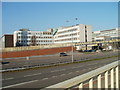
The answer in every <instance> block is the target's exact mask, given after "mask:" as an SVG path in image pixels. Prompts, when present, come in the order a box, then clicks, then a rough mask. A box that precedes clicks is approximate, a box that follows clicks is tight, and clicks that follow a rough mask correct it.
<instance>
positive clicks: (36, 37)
mask: <svg viewBox="0 0 120 90" xmlns="http://www.w3.org/2000/svg"><path fill="white" fill-rule="evenodd" d="M32 37H33V36H17V38H32ZM34 38H52V37H49V36H47V37H39V36H34Z"/></svg>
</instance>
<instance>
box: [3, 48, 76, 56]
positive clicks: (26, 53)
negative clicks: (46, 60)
mask: <svg viewBox="0 0 120 90" xmlns="http://www.w3.org/2000/svg"><path fill="white" fill-rule="evenodd" d="M71 49H72V48H71V47H62V48H51V49H41V50H29V51H17V52H3V53H2V58H12V57H26V56H36V55H49V54H55V53H59V52H67V51H71ZM74 50H76V48H74Z"/></svg>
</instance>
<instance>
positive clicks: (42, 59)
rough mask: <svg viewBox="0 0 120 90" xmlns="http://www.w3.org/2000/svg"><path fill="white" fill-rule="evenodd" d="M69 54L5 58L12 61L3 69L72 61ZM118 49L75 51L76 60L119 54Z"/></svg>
mask: <svg viewBox="0 0 120 90" xmlns="http://www.w3.org/2000/svg"><path fill="white" fill-rule="evenodd" d="M67 54H68V56H65V57H60V56H59V54H54V55H44V56H32V57H29V58H27V57H21V58H4V59H3V61H4V62H10V63H8V64H3V65H2V69H3V70H5V69H14V68H19V67H20V68H21V67H23V68H24V67H27V66H43V65H46V64H47V65H51V64H58V63H64V62H71V61H72V56H71V53H67ZM117 55H118V51H116V52H113V51H109V52H99V53H90V54H88V53H80V52H74V60H76V61H81V60H87V59H96V58H101V57H110V56H117Z"/></svg>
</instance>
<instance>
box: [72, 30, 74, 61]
mask: <svg viewBox="0 0 120 90" xmlns="http://www.w3.org/2000/svg"><path fill="white" fill-rule="evenodd" d="M73 62H74V59H73V30H72V63H73Z"/></svg>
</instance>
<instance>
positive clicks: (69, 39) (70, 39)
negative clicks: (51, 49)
mask: <svg viewBox="0 0 120 90" xmlns="http://www.w3.org/2000/svg"><path fill="white" fill-rule="evenodd" d="M72 40H77V38H73V39H72V38H68V39H61V40H55V42H60V41H71V42H72Z"/></svg>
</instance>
